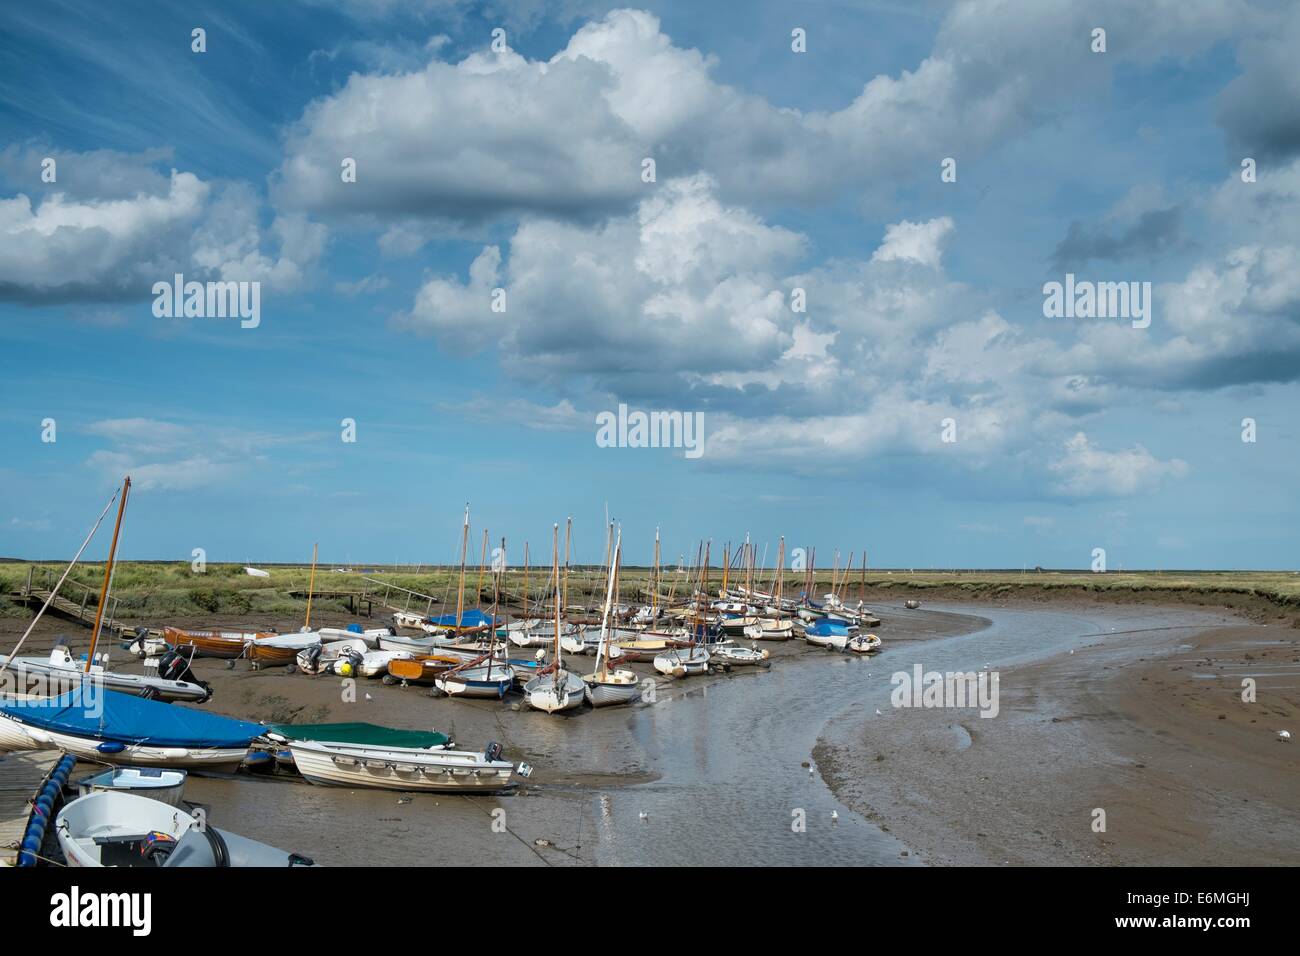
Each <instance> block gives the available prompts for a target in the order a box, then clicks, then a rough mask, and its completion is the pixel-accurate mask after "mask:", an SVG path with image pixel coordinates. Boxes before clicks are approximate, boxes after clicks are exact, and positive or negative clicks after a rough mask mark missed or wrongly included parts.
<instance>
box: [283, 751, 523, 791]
mask: <svg viewBox="0 0 1300 956" xmlns="http://www.w3.org/2000/svg"><path fill="white" fill-rule="evenodd" d="M288 747H289V749H290V750H291V751H292V752H293V759H294V764H295V765H296V766H297V768H298V772H299V773H301V774H302V775H303V777H305V778H306V779H307V780H309V781H311V782H312V783H315V784H319V785H321V786H335V787H373V788H377V789H381V790H408V791H417V790H418V791H432V792H448V793H466V792H476V793H499V792H501V791H502V790H508V789H510V787H512V786H513V781H512V780H511V777H512V775H513V774H514V772H515V766H514V764H512V763H510V762H509V761H508V760H501V759H500V754H501V748H500V746H499V745H497V744H490V745H489V746H488V747H487V749H486V750H485V751H484V752H482V753H474V752H472V751H466V750H447V749H441V748H429V749H422V748H415V747H375V746H368V745H365V744H343V743H329V742H325V741H308V740H290V741H289V743H288Z"/></svg>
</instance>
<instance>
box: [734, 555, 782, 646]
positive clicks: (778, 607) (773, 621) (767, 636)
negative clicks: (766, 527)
mask: <svg viewBox="0 0 1300 956" xmlns="http://www.w3.org/2000/svg"><path fill="white" fill-rule="evenodd" d="M784 562H785V538H784V537H783V538H781V546H780V549H779V550H778V551H777V558H776V566H777V575H776V589H775V592H774V597H773V604H772V605H771V606H770V607H768V609H767V610H768V614H767V615H765V616H763V617H760V618H758V619H757V620H755V621H754V623H753V624H749V625H747V626H746V627H745V630H744V634H745V636H746V637H747V638H749V639H750V640H751V641H788V640H789V639H790V638H791V637H793V636H794V622H793V621H791V620H789V619H788V618H785V617H782V616H780V615H781V614H782V607H783V602H782V600H781V588H782V584H783V578H784V577H785V573H784V567H783V565H784Z"/></svg>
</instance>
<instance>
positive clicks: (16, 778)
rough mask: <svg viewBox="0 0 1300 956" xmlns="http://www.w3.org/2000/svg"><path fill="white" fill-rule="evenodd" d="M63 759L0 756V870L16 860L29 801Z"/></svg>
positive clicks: (49, 753)
mask: <svg viewBox="0 0 1300 956" xmlns="http://www.w3.org/2000/svg"><path fill="white" fill-rule="evenodd" d="M62 757H63V753H62V751H58V750H30V751H22V752H20V753H0V866H12V865H13V864H14V862H15V861H16V860H17V859H18V848H19V845H20V844H21V843H22V841H23V833H24V832H26V830H27V820H28V818H29V817H30V816H31V812H32V801H33V800H34V799H35V798H36V795H37V794H38V793H40V791H41V788H42V787H44V786H45V781H46V780H48V779H49V777H50V774H51V773H53V772H54V768H55V766H56V765H57V764H58V762H59V760H60V759H61V758H62Z"/></svg>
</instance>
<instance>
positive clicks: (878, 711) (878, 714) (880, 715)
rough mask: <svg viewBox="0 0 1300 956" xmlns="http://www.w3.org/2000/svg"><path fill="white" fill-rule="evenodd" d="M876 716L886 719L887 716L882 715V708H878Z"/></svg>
mask: <svg viewBox="0 0 1300 956" xmlns="http://www.w3.org/2000/svg"><path fill="white" fill-rule="evenodd" d="M876 716H877V717H884V716H885V715H884V714H882V713H881V712H880V708H879V707H877V708H876Z"/></svg>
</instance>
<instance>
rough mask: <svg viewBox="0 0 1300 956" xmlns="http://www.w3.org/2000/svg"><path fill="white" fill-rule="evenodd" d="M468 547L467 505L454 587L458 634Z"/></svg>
mask: <svg viewBox="0 0 1300 956" xmlns="http://www.w3.org/2000/svg"><path fill="white" fill-rule="evenodd" d="M468 547H469V505H468V504H467V505H465V525H464V527H463V528H462V529H461V533H460V584H458V585H457V586H456V620H455V622H454V624H453V626H454V627H455V628H456V633H459V632H460V622H461V618H462V616H463V615H464V613H465V552H466V549H467V548H468Z"/></svg>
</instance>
